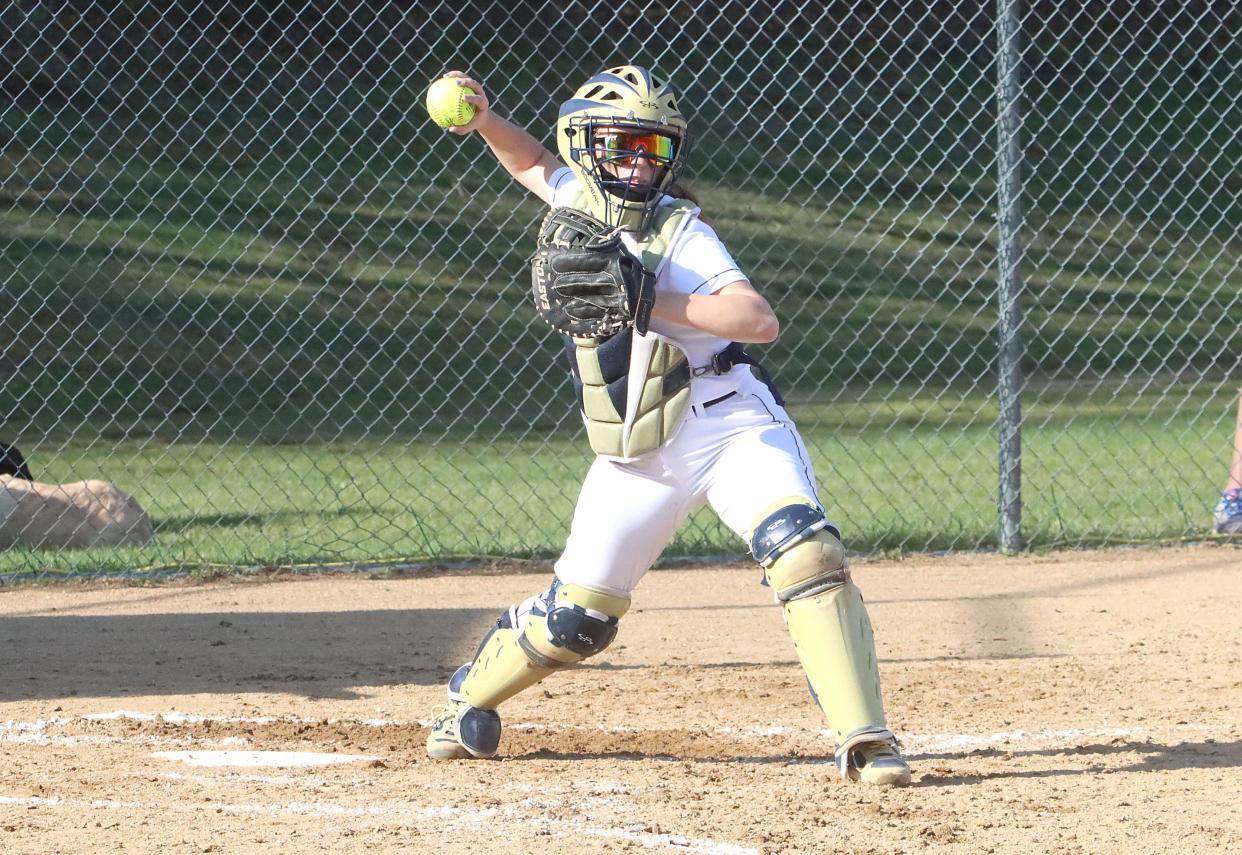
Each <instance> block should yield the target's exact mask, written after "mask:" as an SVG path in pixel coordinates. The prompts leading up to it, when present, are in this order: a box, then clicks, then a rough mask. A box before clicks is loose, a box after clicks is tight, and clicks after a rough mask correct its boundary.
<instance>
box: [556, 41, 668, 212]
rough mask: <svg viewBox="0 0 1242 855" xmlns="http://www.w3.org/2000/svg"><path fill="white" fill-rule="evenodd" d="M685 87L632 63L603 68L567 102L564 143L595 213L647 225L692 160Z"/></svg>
mask: <svg viewBox="0 0 1242 855" xmlns="http://www.w3.org/2000/svg"><path fill="white" fill-rule="evenodd" d="M677 98H678V93H677V90H676V89H674V88H673V87H672V86H669V85H668V84H665V83H662V82H660V81H659V80H657V79H656V78H655V77H653V76H652V74H651V72H649V71H648V70H646V69H644V68H640V67H639V66H633V65H627V66H619V67H616V68H610V69H608V70H607V71H603V72H601V73H599V74H597V75H595V76H594V77H592V78H591V79H590V80H588V81H587V82H586V83H585V84H583V85H582V86H580V87H579V88H578V89H577V91H575V92H574V96H573V98H571V99H570V100H569V101H566V102H565V103H564V104H563V105H562V106H561V112H560V119H559V121H558V122H557V148H558V150H559V151H560V154H561V158H562V159H563V160H564V161H565V163H566V165H567V166H569V168H570V169H571V170H573V172H574V173H575V174H576V175H577V176H578V179H579V181H580V182H581V184H582V188H583V190H584V191H585V192H586V196H587V203H588V207H589V208H590V211H589V213H591V214H593V215H594V216H596V217H598V218H599V219H601V220H603V221H604V222H606V223H608V224H610V225H613V226H616V227H618V228H622V229H627V230H633V231H641V230H643V229H645V228H646V227H647V225H649V224H650V222H651V217H652V216H653V215H654V213H655V209H656V207H657V206H658V205H659V202H660V199H661V197H662V196H663V195H664V193H665V192H666V191H667V190H668V188H669V187H670V186H671V185H672V184H673V182H674V181H675V180H676V178H677V174H678V172H679V171H680V170H681V167H682V165H683V164H684V162H685V153H686V143H687V133H686V119H685V117H684V116H683V115H682V114H681V112H680V110H679V109H678V106H677Z"/></svg>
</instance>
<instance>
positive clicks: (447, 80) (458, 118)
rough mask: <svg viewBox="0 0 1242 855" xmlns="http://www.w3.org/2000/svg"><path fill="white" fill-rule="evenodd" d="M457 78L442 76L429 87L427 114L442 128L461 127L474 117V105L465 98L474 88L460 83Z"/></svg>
mask: <svg viewBox="0 0 1242 855" xmlns="http://www.w3.org/2000/svg"><path fill="white" fill-rule="evenodd" d="M457 80H458V78H456V77H441V78H440V79H439V80H437V81H436V82H435V83H432V84H431V86H430V87H429V88H428V89H427V114H428V115H429V116H431V121H433V122H435V123H436V124H437V125H439V126H440V127H442V128H451V127H458V128H459V127H461V126H462V125H467V124H469V123H470V120H471V119H473V118H474V105H473V104H471V103H469V102H468V101H466V99H465V96H467V95H473V94H474V90H472V89H470V88H469V87H467V86H461V85H459V84H458V83H457Z"/></svg>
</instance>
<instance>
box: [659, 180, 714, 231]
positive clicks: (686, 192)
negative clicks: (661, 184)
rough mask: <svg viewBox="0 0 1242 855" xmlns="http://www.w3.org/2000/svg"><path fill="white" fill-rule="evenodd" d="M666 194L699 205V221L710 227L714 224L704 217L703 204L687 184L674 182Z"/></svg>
mask: <svg viewBox="0 0 1242 855" xmlns="http://www.w3.org/2000/svg"><path fill="white" fill-rule="evenodd" d="M664 192H665V193H667V194H668V195H669V196H672V197H673V198H674V199H685V200H686V201H687V202H689V203H691V204H693V205H697V206H698V207H699V219H700V220H702V221H703V222H705V223H707V224H708V225H709V226H710V225H711V224H712V221H711V220H709V219H708V218H707V217H705V216H703V203H702V202H700V201H699V195H698V194H697V193H695V192H694V191H693V190H691V189H690V188H689V187H687V186H686V185H685V184H683V183H682V182H680V181H674V182H673V183H672V184H670V185H669V186H668V189H667V190H665V191H664Z"/></svg>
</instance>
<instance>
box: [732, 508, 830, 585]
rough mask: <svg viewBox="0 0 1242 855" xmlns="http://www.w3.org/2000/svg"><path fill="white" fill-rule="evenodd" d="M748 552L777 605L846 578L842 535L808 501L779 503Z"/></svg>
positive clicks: (765, 516)
mask: <svg viewBox="0 0 1242 855" xmlns="http://www.w3.org/2000/svg"><path fill="white" fill-rule="evenodd" d="M750 553H751V555H752V556H754V558H755V560H756V561H758V562H759V566H761V567H762V568H763V572H764V582H765V583H766V584H768V585H771V586H772V589H773V590H774V591H775V592H776V598H777V599H778V600H780V601H781V602H783V603H785V602H789V601H790V600H797V599H802V598H803V597H811V596H814V595H816V594H820V593H823V592H824V591H828V590H831V589H832V588H837V587H840V586H841V585H844V584H845V583H847V582H848V581H849V579H850V571H849V566H848V564H847V562H846V558H845V546H844V545H843V544H842V543H841V533H840V532H839V531H837V529H836V528H835V527H834V526H833V525H832V524H831V523H829V522H828V520H827V518H826V517H825V516H824V512H823V511H821V510H820V509H819V508H817V507H815V506H814V505H812V504H810V503H809V502H808V500H807V499H805V498H803V497H801V496H795V497H791V498H787V499H782V500H781V501H780V502H778V503H777V504H776V510H774V511H770V512H765V513H764V514H763V515H762V516H761V517H760V518H759V522H758V524H757V525H756V526H755V527H754V529H753V531H752V533H751V537H750Z"/></svg>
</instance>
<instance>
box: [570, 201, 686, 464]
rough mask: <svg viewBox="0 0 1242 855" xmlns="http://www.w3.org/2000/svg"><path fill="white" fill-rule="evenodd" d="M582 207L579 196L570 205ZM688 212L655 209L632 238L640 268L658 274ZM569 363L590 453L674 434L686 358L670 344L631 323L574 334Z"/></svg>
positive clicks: (639, 446) (646, 444) (633, 448)
mask: <svg viewBox="0 0 1242 855" xmlns="http://www.w3.org/2000/svg"><path fill="white" fill-rule="evenodd" d="M585 204H586V199H585V197H583V198H581V199H576V200H574V203H573V207H580V206H581V205H585ZM695 210H696V208H695V206H694V205H693V204H691V203H690V202H688V201H685V200H678V201H675V202H673V203H671V204H668V205H664V206H661V207H660V208H659V209H658V210H657V212H656V215H655V220H654V222H653V223H652V225H651V227H650V228H649V229H648V230H647V232H646V236H645V237H644V238H643V239H642V240H640V241H639V242H638V251H639V257H640V258H641V260H642V263H643V266H644V267H646V268H647V269H648V270H650V271H652V272H654V273H656V274H657V275H659V272H660V268H661V267H662V266H663V264H664V262H665V256H666V255H667V254H668V251H669V248H670V247H671V246H672V245H673V240H674V239H675V238H676V237H677V234H678V232H679V231H680V230H681V228H682V226H683V225H684V224H685V223H686V222H687V220H688V218H689V217H690V216H692V215H693V212H694V211H695ZM572 342H573V349H572V353H571V354H570V355H571V363H572V369H573V374H574V385H575V386H576V387H577V391H578V406H579V408H580V409H581V410H582V418H583V421H585V422H586V429H587V438H588V440H590V443H591V450H592V451H594V452H595V453H596V454H600V455H603V456H605V457H613V458H618V459H623V460H624V459H632V458H635V457H638V456H640V455H642V454H646V453H647V452H649V451H653V450H655V449H657V448H659V447H661V446H662V445H664V444H665V443H666V442H668V441H669V440H670V439H672V438H673V435H674V434H675V433H677V429H678V428H680V427H681V423H682V422H683V421H684V420H685V416H686V410H687V408H688V407H689V404H690V362H689V360H688V359H687V358H686V353H685V351H683V350H682V349H681V348H680V347H679V346H678V345H677V344H676V343H675V342H674V341H672V340H671V339H668V338H665V337H664V336H662V335H659V334H658V333H655V332H648V333H647V334H646V335H639V334H637V333H635V332H634V330H633V328H630V329H626V330H623V331H621V332H619V333H617V334H616V335H614V336H610V337H608V338H575V339H572Z"/></svg>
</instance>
